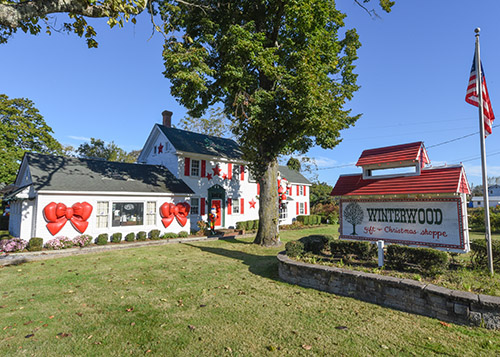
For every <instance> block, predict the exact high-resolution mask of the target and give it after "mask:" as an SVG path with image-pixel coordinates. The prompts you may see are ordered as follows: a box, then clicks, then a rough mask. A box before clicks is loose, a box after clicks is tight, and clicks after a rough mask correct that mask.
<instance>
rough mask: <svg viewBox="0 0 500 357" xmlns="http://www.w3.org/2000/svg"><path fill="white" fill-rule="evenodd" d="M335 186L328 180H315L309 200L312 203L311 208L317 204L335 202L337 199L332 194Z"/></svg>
mask: <svg viewBox="0 0 500 357" xmlns="http://www.w3.org/2000/svg"><path fill="white" fill-rule="evenodd" d="M332 190H333V187H332V186H330V185H329V184H327V183H326V182H315V183H313V184H312V185H311V193H310V194H309V202H310V203H311V208H313V207H314V206H316V205H317V204H319V203H321V204H331V203H335V199H334V198H333V197H332V196H330V193H332Z"/></svg>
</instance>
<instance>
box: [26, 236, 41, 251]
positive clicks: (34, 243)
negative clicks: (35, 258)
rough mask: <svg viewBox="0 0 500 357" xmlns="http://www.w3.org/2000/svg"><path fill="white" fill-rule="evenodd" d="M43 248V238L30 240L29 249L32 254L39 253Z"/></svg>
mask: <svg viewBox="0 0 500 357" xmlns="http://www.w3.org/2000/svg"><path fill="white" fill-rule="evenodd" d="M42 248H43V238H37V237H33V238H31V239H30V240H29V242H28V246H27V249H28V250H29V251H30V252H39V251H41V250H42Z"/></svg>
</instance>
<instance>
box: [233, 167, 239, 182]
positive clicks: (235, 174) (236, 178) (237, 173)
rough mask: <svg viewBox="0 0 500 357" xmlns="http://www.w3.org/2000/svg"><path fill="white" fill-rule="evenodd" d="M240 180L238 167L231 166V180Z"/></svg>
mask: <svg viewBox="0 0 500 357" xmlns="http://www.w3.org/2000/svg"><path fill="white" fill-rule="evenodd" d="M239 179H240V165H237V164H233V180H239Z"/></svg>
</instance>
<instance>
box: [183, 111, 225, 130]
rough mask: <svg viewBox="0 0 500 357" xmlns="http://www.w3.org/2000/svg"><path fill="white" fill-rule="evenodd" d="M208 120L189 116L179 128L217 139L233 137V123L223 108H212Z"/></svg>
mask: <svg viewBox="0 0 500 357" xmlns="http://www.w3.org/2000/svg"><path fill="white" fill-rule="evenodd" d="M208 112H209V116H208V118H195V117H192V116H187V117H185V118H183V119H181V120H180V122H179V127H180V128H181V129H184V130H189V131H193V132H195V133H200V134H206V135H212V136H217V137H229V136H231V130H232V128H231V122H230V121H229V120H228V119H227V116H226V114H224V112H223V111H222V109H221V108H215V109H214V108H210V109H209V110H208Z"/></svg>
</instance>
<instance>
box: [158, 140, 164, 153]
mask: <svg viewBox="0 0 500 357" xmlns="http://www.w3.org/2000/svg"><path fill="white" fill-rule="evenodd" d="M162 152H163V144H161V143H160V145H159V146H158V154H161V153H162Z"/></svg>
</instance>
